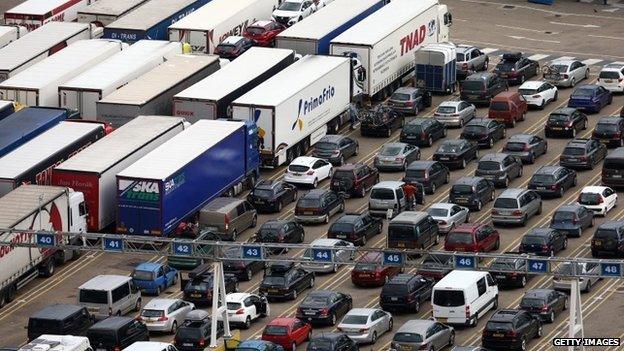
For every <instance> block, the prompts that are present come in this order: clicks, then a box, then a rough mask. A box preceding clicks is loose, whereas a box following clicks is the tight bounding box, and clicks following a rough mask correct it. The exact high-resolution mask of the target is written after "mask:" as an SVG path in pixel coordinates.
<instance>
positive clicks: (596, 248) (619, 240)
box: [591, 221, 624, 257]
mask: <svg viewBox="0 0 624 351" xmlns="http://www.w3.org/2000/svg"><path fill="white" fill-rule="evenodd" d="M591 253H592V257H600V256H603V255H609V256H616V257H619V256H622V254H624V221H606V222H604V223H602V224H601V225H600V226H598V229H597V230H596V232H594V236H593V237H592V240H591Z"/></svg>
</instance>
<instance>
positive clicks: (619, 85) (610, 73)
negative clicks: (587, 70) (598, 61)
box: [598, 63, 624, 93]
mask: <svg viewBox="0 0 624 351" xmlns="http://www.w3.org/2000/svg"><path fill="white" fill-rule="evenodd" d="M598 85H600V86H601V87H603V88H605V89H607V90H609V91H611V92H613V93H623V92H624V64H621V63H611V64H608V65H605V66H604V67H603V68H602V70H601V71H600V74H598Z"/></svg>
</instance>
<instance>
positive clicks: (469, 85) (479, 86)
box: [461, 80, 485, 91]
mask: <svg viewBox="0 0 624 351" xmlns="http://www.w3.org/2000/svg"><path fill="white" fill-rule="evenodd" d="M461 89H462V90H470V91H475V90H485V86H484V84H483V82H482V81H478V80H465V81H463V82H462V83H461Z"/></svg>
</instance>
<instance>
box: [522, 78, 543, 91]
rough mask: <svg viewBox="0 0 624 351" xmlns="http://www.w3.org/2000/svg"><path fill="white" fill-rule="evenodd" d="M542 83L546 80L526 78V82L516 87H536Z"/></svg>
mask: <svg viewBox="0 0 624 351" xmlns="http://www.w3.org/2000/svg"><path fill="white" fill-rule="evenodd" d="M544 83H546V82H545V81H543V80H527V81H526V82H524V83H522V85H521V86H520V87H518V89H537V88H539V87H541V86H542V84H544Z"/></svg>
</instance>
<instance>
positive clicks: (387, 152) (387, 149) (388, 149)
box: [379, 125, 412, 156]
mask: <svg viewBox="0 0 624 351" xmlns="http://www.w3.org/2000/svg"><path fill="white" fill-rule="evenodd" d="M409 126H412V125H408V126H406V128H407V127H409ZM402 150H403V148H402V147H400V146H387V145H386V146H384V147H383V148H382V149H381V151H379V154H380V155H382V156H396V155H398V154H399V153H401V151H402Z"/></svg>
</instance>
